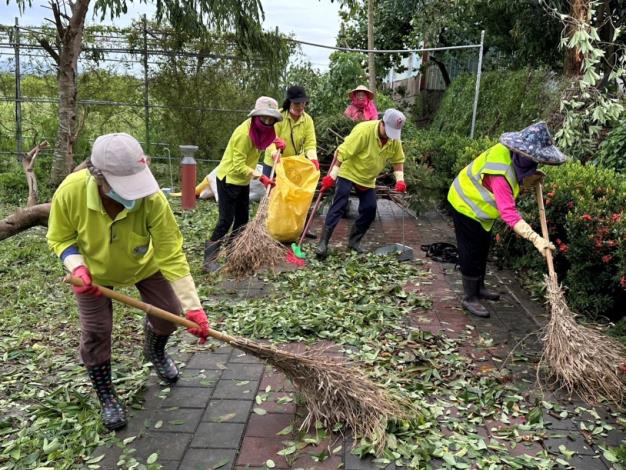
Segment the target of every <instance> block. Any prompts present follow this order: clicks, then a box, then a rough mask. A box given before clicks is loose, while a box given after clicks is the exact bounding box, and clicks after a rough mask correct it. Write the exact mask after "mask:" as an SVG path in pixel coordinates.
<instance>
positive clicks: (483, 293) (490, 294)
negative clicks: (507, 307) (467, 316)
mask: <svg viewBox="0 0 626 470" xmlns="http://www.w3.org/2000/svg"><path fill="white" fill-rule="evenodd" d="M478 298H479V299H485V300H500V294H498V293H497V292H496V291H493V290H489V289H487V288H486V287H485V276H483V277H481V278H480V283H479V285H478Z"/></svg>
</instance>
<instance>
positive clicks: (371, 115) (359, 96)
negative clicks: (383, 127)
mask: <svg viewBox="0 0 626 470" xmlns="http://www.w3.org/2000/svg"><path fill="white" fill-rule="evenodd" d="M348 97H349V98H350V104H348V107H347V108H346V110H345V111H344V112H343V114H344V115H345V116H346V117H347V118H350V119H352V120H353V121H355V122H361V121H372V120H374V119H378V110H377V109H376V105H375V104H374V92H372V91H370V90H369V89H368V88H367V87H366V86H363V85H359V86H358V87H356V88H355V89H353V90H350V91H349V92H348Z"/></svg>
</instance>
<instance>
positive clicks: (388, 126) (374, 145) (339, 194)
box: [315, 109, 406, 259]
mask: <svg viewBox="0 0 626 470" xmlns="http://www.w3.org/2000/svg"><path fill="white" fill-rule="evenodd" d="M405 122H406V117H405V116H404V114H402V113H401V112H400V111H398V110H397V109H388V110H387V111H385V114H384V115H383V118H382V119H380V120H378V119H377V120H375V121H365V122H361V123H359V124H357V125H356V126H354V128H353V129H352V132H350V135H348V137H346V139H345V140H344V142H343V143H342V144H341V145H340V146H339V147H337V160H336V162H335V164H334V165H333V167H332V168H331V169H330V171H329V172H328V175H326V176H324V178H323V179H322V186H321V188H320V191H321V192H325V191H327V190H328V189H330V188H332V187H333V186H335V183H336V184H337V188H336V190H335V197H334V198H333V203H332V205H331V206H330V209H328V214H327V215H326V220H325V222H324V229H323V231H322V235H321V236H320V242H319V244H318V245H317V248H316V250H315V254H316V255H317V257H318V258H320V259H323V258H325V257H326V256H327V254H328V243H329V241H330V237H331V236H332V234H333V231H334V230H335V227H336V226H337V224H338V223H339V219H341V216H342V215H343V213H344V212H345V210H346V207H347V205H348V203H349V197H350V191H351V190H352V188H353V187H354V188H355V190H356V194H357V196H358V198H359V216H358V218H357V219H356V220H355V221H354V225H353V226H352V229H351V230H350V235H349V237H348V248H349V249H351V250H353V251H356V252H357V253H362V252H363V251H364V250H363V249H362V248H361V239H362V238H363V236H364V235H365V233H366V232H367V230H368V229H369V227H370V225H371V224H372V222H373V221H374V218H375V217H376V189H375V187H376V177H377V176H378V175H379V174H380V172H381V171H382V170H383V168H385V165H386V164H387V163H388V162H389V163H391V164H392V165H393V173H394V176H395V178H396V185H395V190H396V191H398V192H402V193H403V192H405V191H406V183H405V182H404V151H403V150H402V142H401V141H400V133H401V131H402V128H403V127H404V123H405Z"/></svg>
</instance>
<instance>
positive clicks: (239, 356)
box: [228, 350, 263, 364]
mask: <svg viewBox="0 0 626 470" xmlns="http://www.w3.org/2000/svg"><path fill="white" fill-rule="evenodd" d="M228 362H229V363H231V364H232V363H241V364H262V363H263V361H261V359H259V358H258V357H256V356H253V355H252V354H246V353H245V352H242V351H239V350H235V351H234V352H233V353H232V354H231V356H230V359H229V361H228Z"/></svg>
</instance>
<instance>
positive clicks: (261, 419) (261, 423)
mask: <svg viewBox="0 0 626 470" xmlns="http://www.w3.org/2000/svg"><path fill="white" fill-rule="evenodd" d="M293 420H294V416H293V415H289V414H285V413H268V414H266V415H257V414H254V413H252V414H251V415H250V419H249V420H248V427H247V428H246V437H247V436H252V437H274V436H276V433H277V432H279V431H282V430H283V429H285V428H286V427H287V426H289V425H290V424H293ZM283 438H284V437H283Z"/></svg>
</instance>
